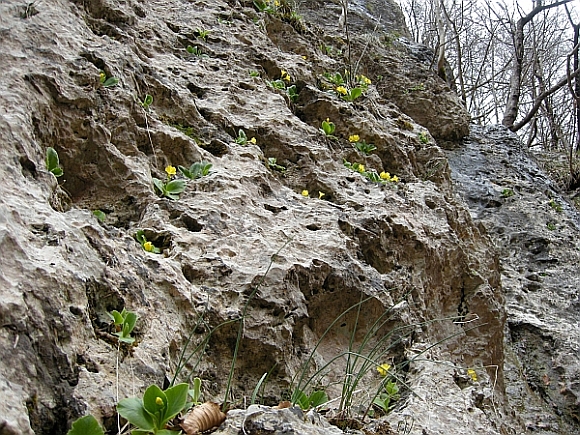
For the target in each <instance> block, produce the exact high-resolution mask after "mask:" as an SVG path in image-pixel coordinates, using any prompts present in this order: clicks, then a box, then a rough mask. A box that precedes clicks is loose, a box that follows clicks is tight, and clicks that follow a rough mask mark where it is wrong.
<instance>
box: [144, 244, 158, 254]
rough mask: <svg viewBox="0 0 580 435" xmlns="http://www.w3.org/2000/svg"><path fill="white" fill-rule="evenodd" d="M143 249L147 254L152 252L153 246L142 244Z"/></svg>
mask: <svg viewBox="0 0 580 435" xmlns="http://www.w3.org/2000/svg"><path fill="white" fill-rule="evenodd" d="M143 249H145V250H146V251H147V252H153V250H154V249H155V247H154V246H153V243H151V242H145V243H143Z"/></svg>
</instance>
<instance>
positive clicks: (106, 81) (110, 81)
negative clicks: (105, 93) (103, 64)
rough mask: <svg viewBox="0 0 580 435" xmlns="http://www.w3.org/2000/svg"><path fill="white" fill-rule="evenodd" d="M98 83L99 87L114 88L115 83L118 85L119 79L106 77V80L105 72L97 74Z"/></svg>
mask: <svg viewBox="0 0 580 435" xmlns="http://www.w3.org/2000/svg"><path fill="white" fill-rule="evenodd" d="M99 81H100V82H101V85H102V86H103V87H104V88H110V87H112V86H115V85H116V84H117V83H119V79H118V78H117V77H108V78H107V74H106V73H105V71H101V72H100V73H99Z"/></svg>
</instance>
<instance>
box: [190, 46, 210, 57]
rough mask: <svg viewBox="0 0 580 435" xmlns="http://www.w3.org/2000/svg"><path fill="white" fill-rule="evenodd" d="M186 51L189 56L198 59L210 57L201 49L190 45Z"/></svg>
mask: <svg viewBox="0 0 580 435" xmlns="http://www.w3.org/2000/svg"><path fill="white" fill-rule="evenodd" d="M186 50H187V52H188V53H189V54H193V55H194V56H196V57H208V55H207V54H204V52H203V51H202V50H201V48H199V47H197V46H191V45H188V46H187V47H186Z"/></svg>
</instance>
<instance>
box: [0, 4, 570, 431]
mask: <svg viewBox="0 0 580 435" xmlns="http://www.w3.org/2000/svg"><path fill="white" fill-rule="evenodd" d="M286 5H287V3H286V2H282V5H281V6H280V7H279V8H278V9H277V11H275V13H267V12H259V11H257V10H256V7H255V6H254V5H253V4H252V2H249V1H243V2H237V1H229V2H226V1H220V0H217V1H212V2H204V1H194V2H185V1H184V2H171V1H161V2H153V3H141V2H135V1H123V2H121V1H116V0H111V1H105V0H103V1H97V2H95V1H73V2H66V1H55V2H51V3H48V2H46V3H45V2H42V3H38V4H30V5H28V6H23V5H22V4H20V3H18V2H15V1H8V2H3V3H2V4H1V5H0V63H1V64H2V65H3V78H2V81H0V101H2V104H1V105H0V115H1V117H0V144H1V147H0V153H2V154H1V156H2V161H3V162H4V164H3V165H2V166H1V167H0V177H1V178H2V180H3V182H2V195H0V207H1V213H0V245H1V248H2V256H0V265H1V273H0V280H1V283H2V290H1V294H2V298H1V299H0V319H1V320H2V323H1V328H0V331H1V334H0V342H1V346H2V349H4V353H3V358H2V361H1V362H0V382H2V390H3V393H4V396H5V400H3V401H2V403H1V404H0V409H1V410H2V411H1V412H0V417H1V419H2V420H1V421H0V428H2V429H1V431H2V433H23V434H31V433H35V434H64V433H66V431H67V430H68V428H69V427H70V423H71V422H72V421H73V420H74V419H76V418H78V417H79V416H81V415H84V414H86V413H92V414H93V415H95V416H96V417H97V418H98V419H99V420H100V421H101V422H102V423H103V425H104V426H105V427H106V428H107V429H108V430H110V431H111V433H116V427H117V423H116V417H115V405H116V403H117V401H118V399H119V398H123V397H127V396H132V395H138V394H141V393H142V392H143V390H144V388H145V387H146V386H147V385H150V384H153V383H155V384H158V385H160V386H161V385H163V383H164V380H166V379H172V378H173V376H174V375H175V374H176V372H177V380H179V381H184V380H186V379H187V378H188V376H190V375H193V376H199V377H200V378H201V379H202V380H203V391H204V396H205V398H206V399H215V400H216V401H223V400H224V399H225V398H224V394H225V392H226V384H227V378H228V373H229V371H230V367H231V364H232V359H234V355H235V352H236V350H235V349H236V337H237V334H238V331H239V327H240V324H241V319H243V334H242V339H241V341H240V343H239V344H240V347H239V349H238V353H237V358H236V359H235V362H236V364H235V371H234V378H233V388H232V390H231V395H230V396H229V397H228V398H227V400H228V401H230V402H233V403H234V404H236V405H238V406H239V407H242V406H243V404H244V403H245V401H247V400H248V397H249V396H250V395H251V394H252V390H253V389H254V387H255V386H256V384H257V382H258V380H259V379H260V377H261V376H262V375H263V374H264V373H266V372H270V375H269V381H268V383H267V384H266V387H265V393H264V395H263V401H264V403H266V404H274V403H277V402H278V401H279V400H281V399H283V398H286V397H287V396H288V392H289V390H290V389H291V388H292V380H293V379H296V375H297V374H298V373H300V371H301V370H302V368H303V367H305V364H306V367H307V371H308V373H310V374H311V373H313V372H314V371H315V370H316V369H320V368H323V367H326V370H325V371H324V375H325V376H319V377H317V378H316V381H315V382H316V383H317V386H322V387H324V388H325V389H326V390H327V392H328V394H329V396H330V397H331V399H335V400H334V401H333V402H331V405H329V407H330V408H333V407H334V408H336V407H337V406H338V405H337V403H338V402H339V399H337V398H339V397H340V389H341V387H340V385H339V383H340V382H341V381H344V379H345V377H346V378H347V379H348V376H346V375H345V371H346V370H347V369H346V366H347V363H346V361H347V359H348V358H347V355H346V354H345V352H346V351H347V350H348V349H349V346H350V348H351V349H353V350H355V349H356V350H357V352H359V353H363V354H365V355H368V352H369V349H377V351H376V352H375V353H374V354H373V355H372V361H373V363H372V364H371V365H370V366H369V367H370V370H369V371H368V374H367V375H366V376H365V377H364V378H363V379H362V380H361V386H364V388H360V389H357V390H356V393H355V394H354V396H353V399H352V405H353V406H352V407H351V408H349V409H350V410H351V411H352V414H353V415H355V414H356V410H357V409H358V408H359V407H361V406H368V404H369V402H370V400H371V398H372V397H371V396H372V394H369V393H368V392H367V391H371V388H372V389H375V388H376V386H377V385H378V383H379V382H380V377H379V376H378V374H377V373H376V372H375V370H374V365H375V364H376V363H385V364H386V363H388V364H390V365H391V366H392V373H393V374H395V375H396V378H397V382H398V383H399V385H400V388H401V393H402V394H401V398H400V400H399V401H398V402H397V405H396V407H395V409H394V410H393V411H392V412H391V413H390V414H389V415H388V416H386V417H384V418H383V419H382V420H377V419H376V417H378V415H375V416H374V417H373V418H372V419H369V418H368V417H367V422H369V421H370V422H371V423H370V424H369V425H368V426H367V429H366V430H367V433H385V430H386V429H384V428H385V427H387V426H388V423H389V422H390V424H391V427H392V428H393V429H394V428H396V427H397V424H398V423H399V422H407V423H409V432H408V433H412V434H417V433H425V432H426V433H445V434H454V433H466V432H467V433H486V434H492V433H498V434H499V433H521V432H522V431H523V426H522V425H521V422H520V421H519V420H518V419H517V418H516V417H515V413H514V411H513V408H512V406H511V404H510V402H509V401H508V398H507V396H506V394H505V392H506V388H507V391H508V392H509V391H510V388H512V387H513V386H514V385H516V384H515V383H512V378H510V377H509V376H508V377H506V376H504V368H505V367H507V368H508V369H509V370H510V372H511V369H512V366H510V365H509V364H508V365H506V361H508V362H509V361H512V362H514V361H523V362H522V364H528V362H527V360H525V358H524V357H523V356H522V355H515V356H514V353H513V351H512V348H511V347H508V348H507V349H508V350H509V352H508V357H510V358H511V357H513V358H512V359H509V358H508V359H507V360H506V355H505V349H506V347H505V344H504V342H505V340H506V339H508V340H509V339H510V338H511V339H513V340H514V343H515V342H517V337H516V336H515V335H513V334H516V335H517V334H518V333H519V334H525V333H529V332H530V330H529V328H528V329H526V328H524V327H522V328H519V329H518V328H516V327H515V326H514V325H515V324H516V323H517V322H511V323H510V325H509V326H510V328H511V329H506V325H505V318H506V314H505V310H504V297H503V294H502V292H501V286H500V284H501V283H500V268H499V263H498V256H497V254H496V251H495V248H494V246H493V244H492V242H491V240H490V238H489V237H488V236H487V235H486V231H485V228H483V226H482V225H480V224H476V223H474V220H473V218H472V216H471V213H470V211H469V210H468V208H467V207H466V205H465V203H464V202H463V200H462V199H460V198H459V197H458V196H457V195H456V191H455V187H454V186H453V183H452V180H451V176H450V170H449V166H448V164H447V158H446V155H445V154H444V152H443V151H442V150H441V148H440V147H439V146H438V145H437V141H439V142H443V141H457V140H458V139H460V138H462V137H463V136H465V135H466V134H467V133H468V115H467V114H466V113H465V111H464V110H463V109H462V107H461V105H460V104H459V103H458V101H457V99H456V97H455V96H454V95H453V94H452V93H451V91H450V90H449V88H448V86H447V85H446V84H445V83H443V82H440V81H439V80H438V79H437V78H436V77H435V76H434V75H433V73H432V72H431V70H430V62H429V56H428V53H427V52H426V51H425V50H424V49H422V48H421V47H418V46H414V45H412V44H410V43H408V42H406V41H405V40H404V39H401V38H400V37H399V36H400V35H401V34H404V32H405V30H404V24H403V23H402V20H401V16H400V14H399V13H397V12H396V7H395V6H394V5H392V4H391V3H390V2H386V1H385V2H382V1H360V2H355V3H354V4H353V10H352V11H351V14H350V15H349V17H350V18H349V23H350V27H349V30H350V33H349V38H348V39H347V38H346V35H345V33H344V31H339V30H338V26H337V23H338V18H339V15H340V7H339V6H338V5H337V4H334V3H330V2H304V3H302V4H300V5H299V9H298V13H300V14H301V15H302V17H303V18H301V19H299V18H297V17H296V16H295V15H293V14H292V12H296V10H295V9H292V8H290V9H285V7H286ZM394 11H395V12H394ZM379 16H380V17H381V20H379V19H378V17H379ZM205 30H207V31H209V33H208V34H207V35H204V33H205V32H204V31H205ZM204 36H205V37H204ZM349 42H350V44H349ZM349 45H350V56H349ZM188 46H189V47H190V49H189V50H188V49H187V47H188ZM349 59H350V60H349ZM345 64H347V65H350V66H351V68H352V76H354V75H355V74H357V75H358V74H363V75H364V76H366V77H368V78H370V80H371V81H372V83H371V84H370V85H369V86H368V89H365V92H364V94H363V95H362V96H361V97H360V98H358V99H356V100H355V101H354V102H350V101H345V99H343V98H341V92H339V91H336V89H337V85H336V84H335V85H332V84H329V82H328V80H325V79H324V78H323V76H324V74H325V73H330V74H332V75H333V76H334V77H336V75H335V73H337V72H341V73H342V74H343V75H344V66H345ZM101 74H103V76H102V78H103V80H107V79H108V78H111V77H115V78H118V79H119V83H118V84H117V85H116V86H112V87H106V86H103V84H102V80H101ZM361 80H362V79H361ZM271 82H276V83H275V85H274V86H272V84H271ZM276 84H277V86H276ZM292 85H294V86H295V88H293V90H288V89H284V88H289V87H290V86H292ZM353 86H354V85H353ZM276 87H277V88H276ZM280 88H282V89H280ZM147 95H150V96H151V97H152V103H151V104H147V103H148V102H147V101H146V96H147ZM326 119H328V120H329V122H332V123H334V124H335V126H336V130H335V131H334V132H333V133H332V136H333V137H327V136H326V135H325V134H323V133H321V132H320V130H319V129H320V127H321V123H322V121H324V120H326ZM240 130H243V132H244V134H245V136H246V139H247V142H246V141H244V140H243V137H240ZM353 135H359V137H360V139H361V141H362V140H364V141H366V143H372V144H374V145H375V146H376V150H374V151H372V152H371V153H370V154H368V155H365V154H364V153H362V152H360V151H357V150H356V149H354V148H353V146H352V144H351V143H350V142H349V137H350V136H353ZM252 138H255V143H254V141H253V140H251V139H252ZM236 139H239V140H237V141H236ZM49 147H52V148H54V149H55V150H56V151H57V152H58V155H59V157H60V163H61V166H62V168H63V170H64V175H63V176H62V177H60V178H58V179H57V178H55V177H54V175H53V174H51V173H49V172H48V171H47V170H46V165H45V162H44V158H45V155H46V151H47V149H48V148H49ZM271 159H275V161H274V160H271ZM202 160H203V161H207V162H210V163H211V164H212V165H213V166H212V168H211V172H210V173H209V174H208V175H206V176H203V177H201V178H198V179H196V180H192V181H188V182H187V185H186V189H185V191H184V192H183V193H181V195H180V196H179V199H178V200H174V199H170V198H167V197H162V196H160V195H159V192H157V191H155V190H154V187H153V179H154V178H157V179H159V180H165V179H166V177H167V175H166V174H165V172H164V168H166V167H167V166H175V167H177V166H179V165H181V166H184V167H189V166H190V165H191V164H192V163H194V162H198V161H202ZM345 160H346V161H347V162H350V163H351V164H355V163H358V164H359V166H356V165H354V166H353V168H355V169H356V168H358V169H359V170H358V171H357V170H352V169H349V168H347V167H345V166H344V164H343V162H344V161H345ZM360 165H364V169H363V168H361V166H360ZM382 172H384V173H387V172H388V173H390V174H391V175H392V176H394V175H396V176H397V177H398V178H399V179H400V181H399V182H395V181H391V182H387V181H385V182H378V181H372V180H371V179H369V177H370V178H372V177H373V175H372V174H373V173H374V174H376V176H378V174H380V173H382ZM385 177H386V176H385ZM304 191H307V192H308V194H306V192H304ZM95 210H100V211H101V212H102V213H103V214H104V216H102V217H103V218H104V219H103V222H100V221H99V220H98V219H97V218H96V217H95V215H94V214H93V211H95ZM139 230H142V231H143V232H144V233H143V234H144V236H145V237H146V239H147V240H148V241H150V242H151V243H152V245H153V246H154V247H156V248H157V249H159V251H160V252H159V253H154V252H148V251H146V250H145V249H143V247H142V246H141V244H140V243H139V242H137V240H136V239H135V234H136V233H137V231H139ZM504 276H505V273H504ZM538 276H539V275H538ZM528 281H530V282H532V283H535V282H539V281H538V280H536V281H534V280H531V279H528ZM526 282H527V281H526ZM514 283H515V281H514ZM504 285H505V284H504ZM514 286H515V284H514ZM514 288H515V287H514ZM537 303H538V304H539V300H538V302H537ZM357 304H358V305H357ZM353 307H354V308H353ZM356 307H360V309H358V308H356ZM123 308H125V309H128V310H130V311H134V312H135V313H137V314H138V316H139V319H138V321H137V326H136V328H135V331H134V333H133V336H134V337H135V338H136V340H137V341H136V344H135V345H134V346H125V345H124V346H122V347H118V346H117V344H116V343H117V342H116V338H115V336H113V335H112V334H111V333H112V332H114V330H113V329H111V321H110V320H109V318H108V316H107V312H109V311H111V310H119V311H121V310H122V309H123ZM349 309H350V311H348V312H347V313H346V314H344V315H343V313H344V312H345V311H347V310H349ZM385 313H387V315H386V316H385ZM514 318H515V317H514ZM377 319H379V323H378V324H377V323H375V321H376V320H377ZM523 323H524V322H521V324H523ZM512 326H514V327H513V328H512ZM210 330H213V333H212V334H211V335H209V334H208V332H209V331H210ZM505 331H510V334H511V335H510V334H508V337H507V338H506V337H505V336H504V332H505ZM514 331H515V332H514ZM518 331H519V332H518ZM512 332H513V333H512ZM205 339H208V346H207V348H201V350H199V351H198V352H197V353H195V354H194V355H193V357H192V358H191V359H190V360H189V361H188V362H187V364H185V366H184V367H182V368H181V370H179V368H180V355H181V354H182V353H183V352H185V355H186V356H187V355H190V354H191V353H192V352H193V350H194V349H195V346H196V345H197V344H199V343H203V342H204V340H205ZM321 339H322V340H321ZM319 340H321V341H319ZM364 344H366V347H365V346H363V345H364ZM361 346H362V347H361ZM517 358H519V360H518V359H517ZM327 364H330V365H328V366H327ZM554 370H555V368H554ZM549 376H550V375H549ZM506 379H507V381H508V382H507V383H506ZM518 379H521V378H518ZM514 382H515V381H514ZM518 382H519V381H518ZM337 385H338V386H337ZM518 385H524V384H523V383H520V384H518ZM567 391H570V394H572V395H573V394H575V389H574V386H573V385H570V386H569V387H568V390H567ZM518 394H520V396H518V397H520V398H521V401H524V400H525V398H526V397H527V394H528V393H527V392H524V391H522V392H521V393H518ZM570 397H572V396H570ZM332 403H333V404H332ZM411 423H412V424H411ZM373 425H374V426H373ZM381 425H382V426H381ZM411 425H412V429H411V428H410V426H411ZM373 428H374V429H373ZM380 428H383V429H380ZM261 430H262V429H261ZM263 430H265V429H263ZM307 430H308V429H301V431H302V432H301V433H304V432H303V431H307ZM401 430H403V429H401ZM369 431H370V432H369ZM381 431H382V432H381ZM312 433H318V432H316V431H315V430H312Z"/></svg>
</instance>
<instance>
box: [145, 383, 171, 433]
mask: <svg viewBox="0 0 580 435" xmlns="http://www.w3.org/2000/svg"><path fill="white" fill-rule="evenodd" d="M158 398H160V399H161V402H162V403H161V404H159V403H157V399H158ZM143 408H144V409H145V411H146V412H147V413H148V414H149V415H150V416H151V417H152V418H153V424H154V425H155V429H163V428H164V427H165V423H164V416H165V410H166V409H167V397H166V396H165V393H164V392H163V391H161V388H159V387H158V386H157V385H150V386H149V387H148V388H147V389H146V390H145V394H143Z"/></svg>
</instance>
